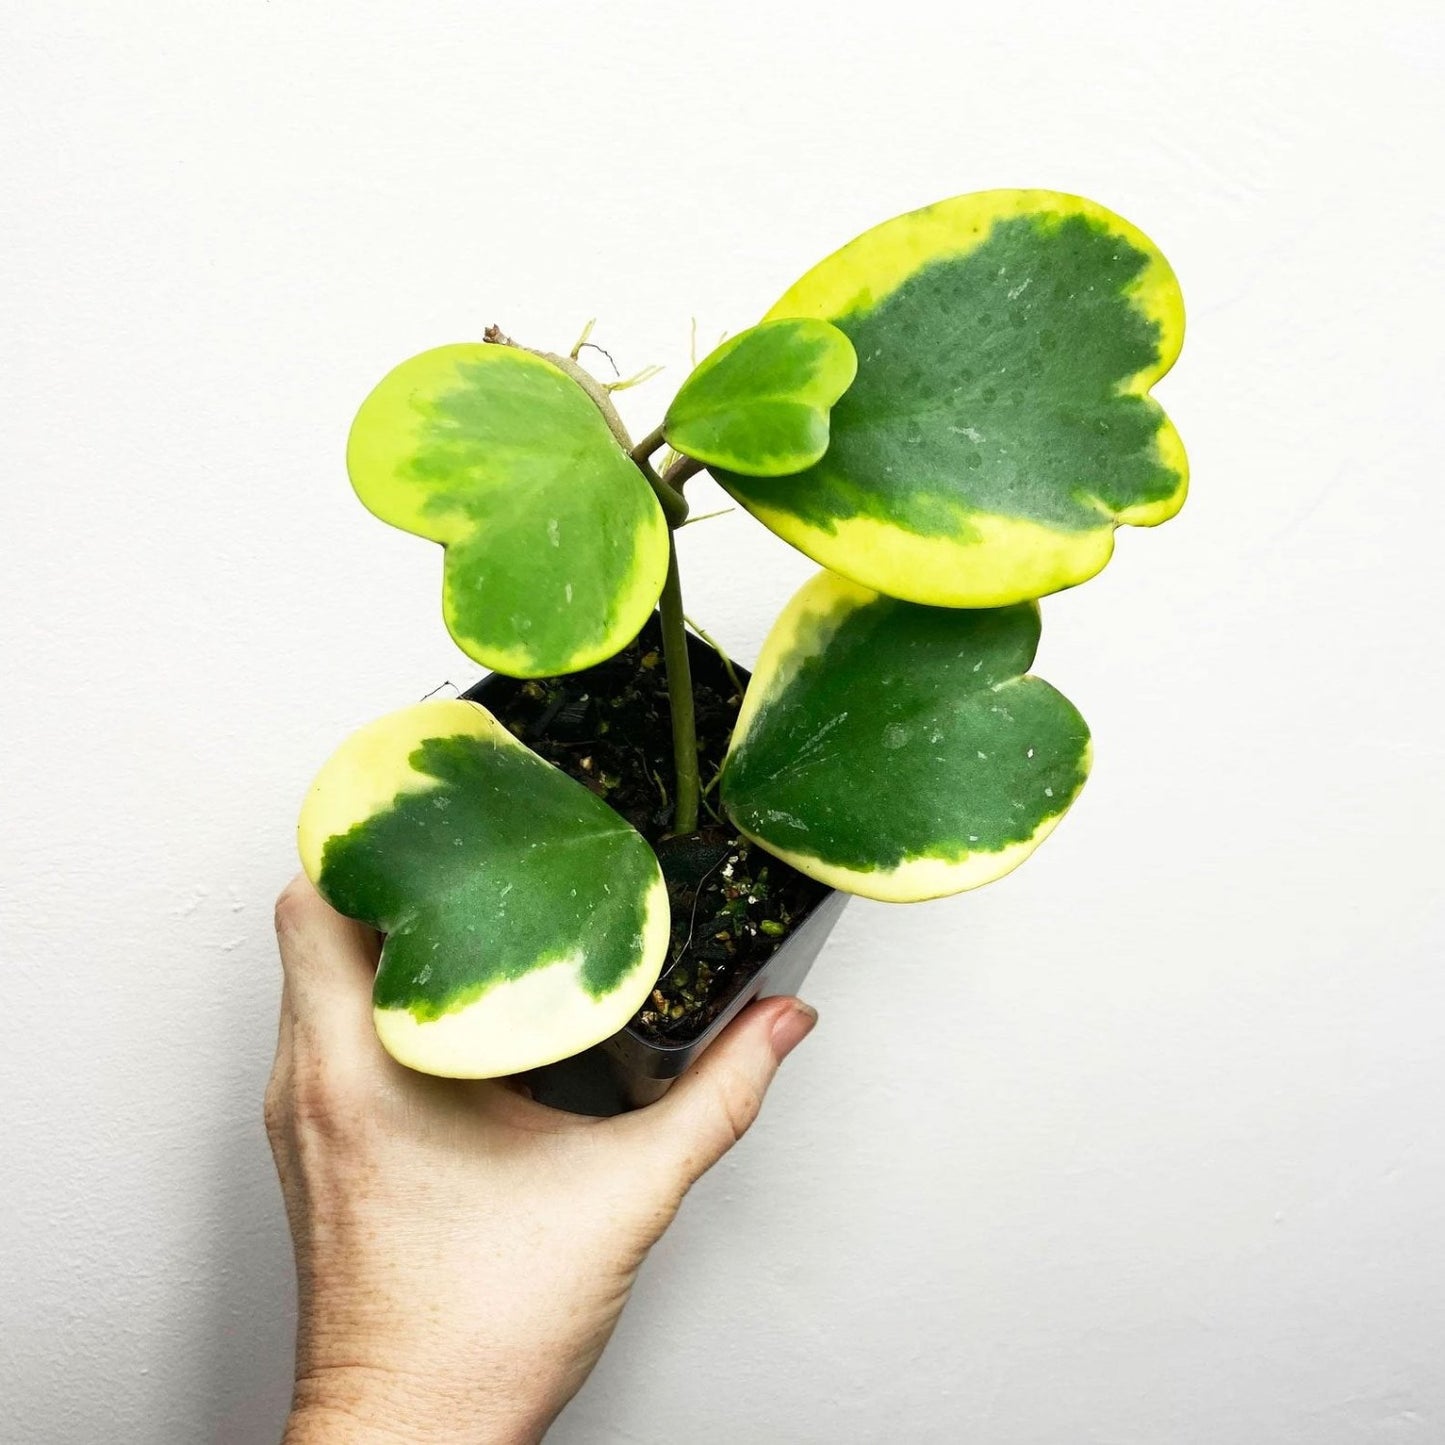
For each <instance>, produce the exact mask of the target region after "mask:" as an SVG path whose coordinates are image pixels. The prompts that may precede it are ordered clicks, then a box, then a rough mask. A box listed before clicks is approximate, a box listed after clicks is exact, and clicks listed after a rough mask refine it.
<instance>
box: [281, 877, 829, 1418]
mask: <svg viewBox="0 0 1445 1445" xmlns="http://www.w3.org/2000/svg"><path fill="white" fill-rule="evenodd" d="M276 933H277V939H278V942H279V944H280V951H281V962H282V968H283V974H284V984H283V988H282V998H281V1023H280V1036H279V1040H278V1044H277V1050H276V1064H275V1067H274V1069H273V1071H272V1075H271V1080H270V1083H269V1085H268V1087H267V1091H266V1129H267V1133H268V1135H269V1136H270V1140H271V1148H272V1152H273V1153H274V1155H275V1158H276V1168H277V1172H278V1173H279V1175H280V1177H281V1188H282V1192H283V1194H284V1195H285V1200H286V1213H287V1218H288V1220H289V1222H290V1225H291V1234H292V1239H293V1242H294V1244H295V1250H296V1273H297V1281H298V1293H299V1318H298V1324H297V1339H296V1388H295V1396H294V1400H293V1407H292V1411H291V1415H290V1418H289V1420H288V1422H287V1426H286V1434H285V1437H284V1442H285V1445H319V1442H325V1445H363V1442H364V1445H428V1442H433V1441H446V1442H448V1445H467V1442H477V1445H481V1442H486V1445H522V1442H535V1441H539V1440H541V1439H542V1437H543V1435H544V1434H545V1433H546V1431H547V1428H548V1427H549V1426H550V1424H551V1423H552V1421H553V1420H554V1419H555V1418H556V1416H557V1414H558V1412H559V1411H560V1410H561V1409H562V1407H563V1405H565V1404H566V1403H567V1401H568V1400H570V1399H571V1398H572V1396H573V1395H574V1394H575V1393H576V1392H577V1390H578V1388H579V1387H580V1386H581V1384H582V1382H583V1381H584V1380H585V1379H586V1378H587V1376H588V1374H589V1373H590V1372H591V1370H592V1367H593V1366H594V1365H595V1364H596V1363H597V1360H598V1358H599V1356H600V1355H601V1353H602V1350H603V1347H604V1346H605V1345H606V1344H607V1341H608V1339H609V1338H610V1336H611V1334H612V1331H613V1328H614V1327H615V1325H616V1323H617V1319H618V1316H619V1315H620V1314H621V1312H622V1307H623V1305H624V1304H626V1302H627V1298H628V1295H629V1293H630V1291H631V1289H632V1284H633V1281H634V1280H635V1279H636V1277H637V1271H638V1268H639V1266H640V1265H641V1263H642V1261H643V1259H644V1258H645V1257H646V1255H647V1251H648V1250H649V1249H650V1248H651V1247H652V1245H653V1244H654V1243H656V1241H657V1239H658V1238H659V1237H660V1236H661V1234H662V1232H663V1231H664V1230H665V1229H666V1228H667V1226H668V1225H669V1224H670V1223H671V1221H672V1219H673V1217H674V1215H675V1214H676V1213H677V1209H678V1206H679V1204H681V1202H682V1198H683V1196H684V1194H686V1192H687V1190H688V1188H689V1187H690V1186H691V1185H692V1183H693V1182H694V1181H695V1180H696V1179H697V1178H698V1177H699V1176H700V1175H702V1173H703V1172H704V1171H705V1170H707V1169H708V1168H709V1167H710V1166H711V1165H712V1164H714V1163H716V1161H717V1160H718V1159H720V1158H721V1157H722V1156H723V1155H724V1154H725V1153H726V1152H727V1151H728V1150H729V1149H730V1148H731V1147H732V1145H733V1144H734V1143H736V1142H737V1140H738V1139H740V1138H741V1137H742V1135H743V1134H744V1133H745V1132H746V1131H747V1129H748V1127H749V1126H750V1125H751V1124H752V1122H753V1120H754V1119H755V1118H756V1117H757V1113H758V1110H759V1108H760V1107H761V1104H762V1100H763V1096H764V1094H765V1093H766V1091H767V1088H768V1084H769V1083H770V1082H771V1080H772V1077H773V1075H774V1073H775V1072H776V1071H777V1068H778V1065H779V1064H780V1063H781V1061H782V1060H783V1059H784V1058H785V1057H786V1056H787V1054H788V1053H789V1052H790V1051H791V1050H792V1049H793V1048H794V1047H795V1046H796V1045H797V1044H798V1043H799V1042H801V1040H802V1039H803V1038H804V1037H806V1035H807V1034H808V1032H809V1030H811V1028H812V1027H813V1024H814V1023H815V1022H816V1020H817V1015H816V1014H815V1013H814V1012H813V1010H812V1009H810V1008H808V1007H807V1005H805V1004H802V1003H800V1002H799V1001H798V1000H797V999H779V998H775V999H767V1000H765V1001H762V1002H759V1003H755V1004H753V1005H752V1006H750V1007H749V1008H748V1009H747V1010H745V1011H744V1012H743V1013H742V1014H740V1015H739V1016H738V1018H737V1019H736V1020H735V1021H734V1022H733V1024H732V1025H731V1026H730V1027H729V1028H728V1029H727V1030H726V1031H725V1033H724V1034H723V1035H722V1036H721V1037H720V1038H719V1039H718V1041H717V1042H716V1043H715V1044H713V1046H712V1047H711V1048H710V1049H709V1050H708V1052H707V1053H706V1054H705V1055H704V1056H703V1057H702V1059H701V1060H700V1061H699V1062H698V1063H697V1064H696V1065H695V1066H694V1067H693V1068H692V1069H691V1070H690V1071H689V1072H688V1073H687V1074H686V1075H684V1077H683V1078H682V1079H681V1080H680V1081H679V1082H678V1083H677V1084H676V1085H675V1086H674V1087H673V1088H672V1089H671V1090H670V1091H669V1093H668V1094H667V1095H666V1096H665V1097H664V1098H663V1099H662V1100H661V1101H660V1102H658V1103H656V1104H653V1105H652V1106H650V1107H649V1108H646V1109H642V1110H639V1111H637V1112H636V1113H633V1114H627V1115H623V1116H621V1117H619V1118H615V1119H589V1118H583V1117H580V1116H576V1115H571V1114H565V1113H561V1112H558V1111H556V1110H553V1109H549V1108H546V1107H544V1106H543V1105H541V1104H538V1103H535V1102H534V1101H533V1100H532V1099H530V1098H529V1097H527V1095H526V1091H525V1089H524V1088H523V1087H522V1086H520V1085H517V1084H515V1083H509V1082H504V1081H485V1082H472V1081H460V1080H452V1079H439V1078H433V1077H430V1076H427V1075H423V1074H417V1073H413V1072H412V1071H411V1070H409V1069H406V1068H403V1067H402V1066H401V1065H400V1064H397V1063H396V1062H394V1061H393V1060H392V1059H391V1058H390V1057H389V1056H388V1055H387V1054H386V1053H385V1052H384V1051H383V1050H382V1048H381V1046H380V1044H379V1043H378V1042H377V1040H376V1035H375V1032H374V1030H373V1028H372V1022H371V983H372V976H373V974H374V972H375V968H376V960H377V954H378V952H379V942H380V940H379V939H378V937H377V935H376V934H375V933H373V932H372V931H371V930H369V929H367V928H364V927H362V926H361V925H360V924H357V923H354V922H352V921H351V920H350V919H347V918H344V917H343V916H342V915H341V914H339V913H337V912H336V911H335V910H333V909H332V908H331V907H330V906H329V905H328V904H326V903H325V902H324V901H323V900H322V899H321V898H320V896H319V895H318V894H317V893H316V891H315V890H314V889H313V888H312V886H311V884H310V883H309V882H307V880H306V879H305V878H304V877H301V878H297V879H296V880H295V881H294V882H292V883H291V884H290V885H289V886H288V887H287V888H286V890H285V892H283V893H282V895H281V897H280V899H279V900H278V901H277V905H276Z"/></svg>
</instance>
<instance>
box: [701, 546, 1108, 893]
mask: <svg viewBox="0 0 1445 1445" xmlns="http://www.w3.org/2000/svg"><path fill="white" fill-rule="evenodd" d="M1038 639H1039V612H1038V607H1037V606H1036V604H1034V603H1032V602H1026V603H1018V604H1015V605H1013V606H1010V607H999V608H985V609H980V610H958V609H952V608H940V607H924V606H920V605H918V604H916V603H911V602H900V601H898V600H897V599H895V598H891V597H885V596H883V595H882V594H880V593H877V592H873V591H871V590H869V589H868V588H865V587H860V586H858V585H857V584H856V583H854V582H849V581H847V580H846V579H845V578H842V577H839V576H837V575H836V574H833V573H829V572H823V573H820V574H819V575H818V576H817V577H815V578H814V579H813V580H812V581H811V582H809V583H807V584H806V585H805V586H804V587H803V588H802V590H801V591H800V592H799V593H798V594H797V595H796V596H795V597H794V598H793V600H792V601H791V602H790V603H789V604H788V606H787V607H786V608H785V609H784V611H783V613H782V615H781V616H780V617H779V619H778V621H777V623H776V624H775V626H774V627H773V630H772V632H771V633H770V634H769V636H768V639H767V641H766V642H765V643H764V645H763V651H762V655H761V657H760V658H759V659H758V664H757V667H756V668H755V669H754V671H753V675H752V680H751V681H750V682H749V683H748V690H747V696H746V698H745V699H744V702H743V709H742V713H741V714H740V716H739V718H738V723H737V728H736V731H735V733H734V735H733V741H732V746H731V748H730V750H729V752H728V756H727V761H726V763H725V765H724V768H723V775H722V783H721V797H722V803H723V806H724V808H725V809H726V810H727V813H728V815H729V816H730V817H731V818H732V820H733V822H734V823H736V824H737V826H738V827H739V828H740V829H741V830H742V831H743V832H744V833H746V834H747V835H748V836H749V837H750V838H753V839H754V840H755V841H756V842H758V843H760V844H761V845H762V846H763V847H764V848H766V849H768V851H769V852H771V853H775V854H776V855H777V856H778V857H780V858H783V859H784V860H786V861H787V862H789V863H791V864H792V865H793V866H794V867H795V868H798V869H800V870H801V871H802V872H804V873H806V874H808V875H809V876H810V877H812V878H816V879H818V880H819V881H821V882H823V883H827V884H829V885H831V886H832V887H834V888H841V889H844V890H845V891H847V892H850V893H860V894H862V895H863V896H865V897H868V898H878V899H883V900H886V901H889V902H910V901H913V900H916V899H920V898H933V897H938V896H940V895H942V894H946V893H958V892H962V891H963V890H964V889H968V888H976V887H978V886H979V885H981V884H984V883H988V882H991V881H992V880H993V879H995V878H999V877H1001V876H1002V875H1003V874H1005V873H1007V872H1009V871H1011V870H1012V869H1013V868H1016V867H1017V866H1018V865H1019V864H1020V863H1022V862H1023V861H1024V859H1025V858H1027V857H1028V856H1029V854H1030V853H1032V852H1033V851H1034V849H1035V848H1037V847H1038V846H1039V844H1040V843H1041V842H1043V840H1044V839H1045V838H1046V837H1047V836H1048V835H1049V833H1050V832H1052V831H1053V829H1054V828H1055V827H1056V826H1057V824H1058V822H1059V820H1060V819H1061V818H1062V817H1063V815H1064V813H1065V812H1066V811H1067V810H1068V808H1069V805H1070V804H1071V803H1072V802H1073V800H1074V798H1075V797H1076V796H1077V795H1078V793H1079V790H1080V789H1081V788H1082V787H1083V785H1084V780H1085V778H1086V777H1087V776H1088V771H1089V758H1090V749H1089V729H1088V727H1087V725H1086V724H1085V722H1084V720H1083V718H1082V717H1080V716H1079V713H1078V712H1077V710H1076V709H1075V708H1074V706H1073V704H1072V703H1070V702H1069V700H1068V699H1067V698H1065V697H1064V696H1063V695H1062V694H1061V693H1059V692H1057V691H1055V690H1054V688H1052V687H1050V686H1049V684H1048V683H1046V682H1044V681H1042V680H1041V679H1039V678H1036V677H1031V676H1028V675H1027V674H1028V668H1029V666H1030V665H1031V664H1032V662H1033V658H1034V652H1035V650H1036V648H1037V646H1038Z"/></svg>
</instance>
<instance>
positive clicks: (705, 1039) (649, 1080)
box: [462, 623, 848, 1114]
mask: <svg viewBox="0 0 1445 1445" xmlns="http://www.w3.org/2000/svg"><path fill="white" fill-rule="evenodd" d="M654 625H655V623H654ZM688 647H689V650H690V656H691V661H692V665H693V668H694V670H695V671H697V670H700V669H704V668H707V669H719V668H720V667H721V664H720V663H719V661H718V656H717V653H716V652H715V651H714V650H713V649H712V648H710V647H709V646H708V645H707V644H706V643H705V642H703V641H702V640H701V639H699V638H697V637H694V636H692V635H691V634H689V636H688ZM736 671H737V674H738V676H739V678H740V679H741V680H742V681H743V682H744V683H746V682H747V679H748V673H747V671H746V669H744V668H741V667H739V668H737V669H736ZM520 685H521V684H519V683H518V682H517V680H516V679H515V678H510V677H503V676H501V675H500V674H493V675H492V676H490V677H484V678H483V679H482V680H481V681H480V682H478V683H476V684H475V685H474V686H472V687H470V688H468V689H467V690H466V692H464V693H463V694H462V696H463V697H465V698H469V699H470V700H472V701H474V702H479V703H481V704H482V706H483V707H485V708H487V709H488V710H489V711H491V712H495V713H498V714H504V713H505V710H506V704H507V703H508V701H509V700H510V698H511V696H512V695H513V694H514V692H515V690H516V689H517V688H518V687H519V686H520ZM847 898H848V896H847V894H845V893H838V892H836V891H834V890H831V889H830V890H829V891H828V892H826V893H824V894H823V896H822V897H821V898H820V899H819V901H818V902H817V903H816V904H815V905H814V906H813V907H812V908H811V909H810V910H808V911H807V912H806V914H805V915H803V916H802V920H801V922H799V923H798V924H797V926H796V927H794V929H793V931H792V932H791V933H790V934H789V935H788V936H787V937H786V938H785V939H783V941H782V943H781V944H780V945H779V947H778V948H777V949H776V950H775V951H774V952H773V953H772V954H771V955H769V957H768V958H767V959H765V960H764V961H763V963H762V965H761V966H760V967H759V968H758V969H757V970H756V972H754V973H753V974H751V975H750V976H747V977H743V978H739V979H737V980H736V981H735V983H734V984H733V992H732V996H731V997H730V998H728V999H727V1000H726V1002H725V1003H724V1004H723V1006H722V1008H721V1009H720V1010H719V1011H718V1013H717V1014H716V1015H715V1016H714V1017H713V1019H712V1020H711V1021H710V1022H709V1023H708V1024H707V1025H706V1026H705V1027H704V1028H703V1029H702V1031H701V1032H700V1033H698V1034H697V1035H696V1036H695V1037H693V1038H686V1039H670V1040H668V1041H666V1042H661V1041H658V1040H655V1039H652V1038H649V1037H647V1036H646V1035H645V1034H644V1033H643V1032H642V1031H640V1030H639V1029H638V1028H637V1027H635V1025H633V1024H629V1025H628V1026H627V1027H626V1028H624V1029H622V1030H621V1031H620V1032H618V1033H616V1034H614V1035H613V1036H612V1037H611V1038H610V1039H606V1040H604V1041H603V1042H602V1043H600V1044H597V1045H595V1046H594V1047H593V1048H590V1049H588V1050H586V1051H585V1052H584V1053H581V1054H578V1055H576V1056H575V1057H573V1058H570V1059H563V1060H562V1061H561V1062H560V1063H556V1064H549V1065H548V1066H547V1067H546V1068H542V1069H536V1070H533V1071H532V1073H530V1074H529V1075H528V1076H527V1083H528V1084H529V1085H530V1086H531V1089H532V1093H533V1097H535V1098H536V1099H538V1100H540V1101H541V1102H542V1103H544V1104H551V1105H552V1106H554V1107H555V1108H560V1109H569V1110H571V1111H572V1112H573V1113H578V1114H620V1113H624V1112H626V1111H627V1110H628V1109H636V1108H640V1107H641V1106H643V1105H645V1104H650V1103H652V1102H653V1101H654V1100H656V1099H660V1098H661V1097H662V1095H663V1094H665V1093H666V1092H667V1090H668V1088H669V1087H670V1086H671V1084H672V1082H673V1080H674V1079H676V1078H677V1077H678V1075H679V1074H681V1073H682V1072H683V1070H684V1069H686V1068H687V1066H688V1065H689V1064H690V1063H691V1062H692V1061H693V1060H694V1059H695V1058H697V1056H698V1055H699V1054H701V1053H702V1051H703V1050H704V1049H705V1048H707V1046H708V1045H709V1044H710V1043H712V1041H713V1040H714V1039H715V1038H716V1037H717V1036H718V1034H720V1033H721V1032H722V1031H723V1029H724V1028H726V1027H727V1025H728V1023H729V1022H730V1021H731V1020H732V1019H733V1018H734V1017H736V1015H737V1014H738V1013H740V1012H741V1011H742V1010H743V1009H744V1008H745V1007H746V1006H747V1005H748V1004H749V1003H751V1002H752V1001H753V1000H754V999H757V998H770V997H774V996H777V995H782V994H793V993H796V992H797V991H798V988H799V986H800V985H801V984H802V982H803V980H804V978H806V977H807V975H808V971H809V970H810V969H811V968H812V966H813V961H814V959H816V958H817V957H818V954H819V953H820V952H821V951H822V948H823V944H824V943H825V942H826V940H827V937H828V935H829V934H830V933H831V932H832V931H833V925H834V924H835V923H837V921H838V916H839V914H841V913H842V911H843V906H844V904H845V903H846V902H847ZM677 962H678V960H674V961H673V962H672V963H670V964H669V967H674V966H676V963H677Z"/></svg>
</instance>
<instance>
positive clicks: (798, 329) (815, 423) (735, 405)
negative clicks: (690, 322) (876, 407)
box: [663, 320, 858, 477]
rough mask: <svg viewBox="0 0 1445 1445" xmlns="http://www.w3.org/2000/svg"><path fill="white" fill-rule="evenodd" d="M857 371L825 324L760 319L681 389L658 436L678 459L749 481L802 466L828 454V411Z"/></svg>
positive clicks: (841, 338)
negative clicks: (720, 469) (691, 460)
mask: <svg viewBox="0 0 1445 1445" xmlns="http://www.w3.org/2000/svg"><path fill="white" fill-rule="evenodd" d="M857 370H858V358H857V357H856V356H855V355H854V354H853V344H852V342H850V341H849V340H848V338H847V337H846V336H845V335H844V334H843V333H842V332H841V331H839V330H838V328H837V327H836V326H831V325H829V323H828V322H826V321H818V320H783V321H764V322H763V323H762V324H761V325H760V326H754V327H753V328H752V329H751V330H748V331H744V332H743V333H742V334H741V335H738V336H734V337H731V338H730V339H729V340H727V341H725V342H723V344H722V345H721V346H719V347H718V348H717V350H716V351H714V352H713V353H712V354H711V355H709V356H707V357H704V359H703V361H702V363H701V364H700V365H699V366H698V368H697V369H696V370H695V371H694V372H693V373H692V375H691V376H689V377H688V379H687V380H686V381H685V382H684V383H683V385H682V390H681V391H679V392H678V394H677V396H676V397H675V398H674V399H673V403H672V405H671V406H670V407H668V409H667V418H666V420H665V421H664V423H663V435H664V436H665V437H666V438H667V441H668V443H669V445H671V446H673V447H675V448H676V449H677V450H678V451H680V452H682V453H683V454H684V455H686V456H689V457H693V458H695V459H696V460H697V461H700V462H707V463H709V464H711V465H714V466H719V467H725V468H727V469H728V470H729V471H733V472H738V473H741V474H743V475H745V476H750V477H775V476H782V475H784V474H786V473H788V472H799V471H802V470H803V468H804V467H810V466H812V465H813V463H814V462H816V461H817V460H818V458H819V457H821V456H822V455H823V453H824V452H826V451H827V450H828V412H829V409H830V408H831V407H832V406H833V403H834V402H836V401H837V400H838V398H839V397H840V396H842V395H843V393H844V392H845V391H847V389H848V384H849V383H850V382H851V381H852V380H853V377H854V375H855V374H856V372H857Z"/></svg>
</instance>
